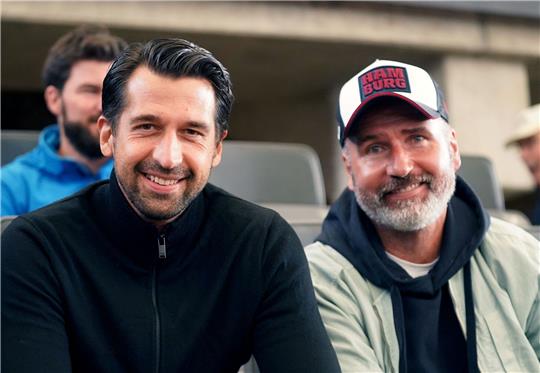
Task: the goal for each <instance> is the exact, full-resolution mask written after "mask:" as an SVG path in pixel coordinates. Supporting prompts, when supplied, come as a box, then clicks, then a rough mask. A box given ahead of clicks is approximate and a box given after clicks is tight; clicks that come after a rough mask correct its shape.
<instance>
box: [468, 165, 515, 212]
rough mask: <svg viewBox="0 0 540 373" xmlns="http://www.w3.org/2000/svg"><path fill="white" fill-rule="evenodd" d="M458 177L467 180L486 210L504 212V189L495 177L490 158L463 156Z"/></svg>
mask: <svg viewBox="0 0 540 373" xmlns="http://www.w3.org/2000/svg"><path fill="white" fill-rule="evenodd" d="M458 175H460V176H461V177H462V178H463V179H465V181H466V182H467V184H469V185H470V186H471V188H472V189H473V190H474V191H475V193H476V194H477V195H478V197H479V198H480V200H481V201H482V205H483V206H484V208H486V209H491V210H500V211H502V210H504V195H503V191H502V187H501V185H500V184H499V181H498V180H497V177H496V175H495V170H494V168H493V164H492V163H491V161H490V160H489V159H488V158H486V157H482V156H474V155H463V154H462V155H461V168H460V169H459V170H458Z"/></svg>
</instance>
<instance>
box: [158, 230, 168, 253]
mask: <svg viewBox="0 0 540 373" xmlns="http://www.w3.org/2000/svg"><path fill="white" fill-rule="evenodd" d="M158 253H159V259H165V258H166V257H167V246H166V245H165V235H164V234H161V235H159V237H158Z"/></svg>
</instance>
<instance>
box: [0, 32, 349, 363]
mask: <svg viewBox="0 0 540 373" xmlns="http://www.w3.org/2000/svg"><path fill="white" fill-rule="evenodd" d="M232 103H233V94H232V86H231V81H230V77H229V73H228V72H227V70H226V69H225V68H224V67H223V65H222V64H221V63H220V62H219V61H218V60H217V59H216V58H215V57H214V56H213V55H212V54H211V53H210V52H208V51H207V50H205V49H203V48H201V47H199V46H196V45H195V44H193V43H191V42H188V41H185V40H181V39H157V40H153V41H150V42H148V43H146V44H133V45H131V46H130V47H128V49H126V51H125V52H124V53H123V54H122V55H121V56H120V57H119V58H118V59H117V60H116V61H115V62H114V63H113V65H112V67H111V69H110V70H109V72H108V73H107V76H106V77H105V80H104V83H103V115H102V116H101V117H100V118H99V121H98V123H99V124H98V125H99V127H100V131H101V132H100V143H101V150H102V152H103V153H104V154H105V155H107V156H111V155H112V156H114V157H113V158H114V170H113V172H112V174H111V177H110V180H106V181H102V182H98V183H96V184H93V185H92V186H89V187H88V188H86V189H85V190H83V191H81V192H80V193H78V194H76V195H74V196H71V197H68V198H65V199H64V200H62V201H59V202H57V203H54V204H51V205H49V206H47V207H45V208H43V209H39V210H37V211H34V212H31V213H28V214H25V215H22V216H19V217H18V218H16V219H15V220H14V221H13V222H12V223H11V224H10V225H9V226H8V227H7V229H6V230H5V231H4V233H3V234H2V245H1V250H2V258H1V259H2V279H1V283H2V307H1V309H2V354H1V355H2V368H3V370H4V371H6V372H18V373H27V372H28V373H30V372H31V373H36V372H55V373H64V372H66V373H67V372H131V373H137V372H141V373H143V372H158V371H159V372H185V373H189V372H194V373H195V372H197V373H199V372H230V373H236V372H238V370H239V368H240V366H241V365H243V364H244V363H246V362H247V361H248V359H249V358H250V356H251V355H253V356H254V357H255V359H256V362H257V364H258V366H259V368H260V371H261V372H263V373H264V372H276V373H277V372H298V373H302V372H305V373H316V372H320V373H333V372H339V365H338V362H337V358H336V354H335V352H334V350H333V348H332V345H331V343H330V340H329V338H328V335H327V333H326V331H325V329H324V325H323V323H322V320H321V317H320V314H319V311H318V309H317V302H316V300H315V294H314V291H313V286H312V283H311V279H310V274H309V267H308V264H307V261H306V257H305V254H304V250H303V248H302V245H301V243H300V241H299V239H298V237H297V236H296V235H295V233H294V231H293V229H292V228H291V226H290V225H288V224H287V223H286V222H285V220H283V218H281V217H280V216H279V215H278V214H277V213H275V212H273V211H271V210H269V209H265V208H263V207H260V206H257V205H255V204H252V203H249V202H247V201H244V200H241V199H239V198H237V197H234V196H232V195H231V194H229V193H227V192H225V191H223V190H221V189H219V188H217V187H215V186H213V185H211V184H208V183H207V182H208V177H209V175H210V172H211V170H212V168H214V167H216V166H218V164H219V163H220V161H221V155H222V150H223V140H224V139H225V137H226V136H227V133H228V118H229V114H230V111H231V108H232Z"/></svg>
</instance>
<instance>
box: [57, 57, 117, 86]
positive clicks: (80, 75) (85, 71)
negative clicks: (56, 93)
mask: <svg viewBox="0 0 540 373" xmlns="http://www.w3.org/2000/svg"><path fill="white" fill-rule="evenodd" d="M111 64H112V61H96V60H80V61H77V62H75V63H74V64H73V65H72V66H71V69H70V71H69V76H68V79H67V80H68V81H73V82H91V83H95V84H96V83H99V84H100V85H101V84H102V83H103V79H104V78H105V75H107V71H109V67H110V66H111Z"/></svg>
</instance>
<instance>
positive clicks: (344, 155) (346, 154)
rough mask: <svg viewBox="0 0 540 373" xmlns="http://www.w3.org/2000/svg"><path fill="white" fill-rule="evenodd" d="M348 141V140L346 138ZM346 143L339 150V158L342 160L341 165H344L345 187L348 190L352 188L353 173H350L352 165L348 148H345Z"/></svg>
mask: <svg viewBox="0 0 540 373" xmlns="http://www.w3.org/2000/svg"><path fill="white" fill-rule="evenodd" d="M346 141H348V140H346ZM347 146H348V145H347V143H345V145H344V146H343V149H342V151H341V160H342V161H343V166H344V167H345V173H346V176H347V188H349V190H354V182H353V175H352V166H351V159H350V154H349V152H350V150H349V149H347Z"/></svg>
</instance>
